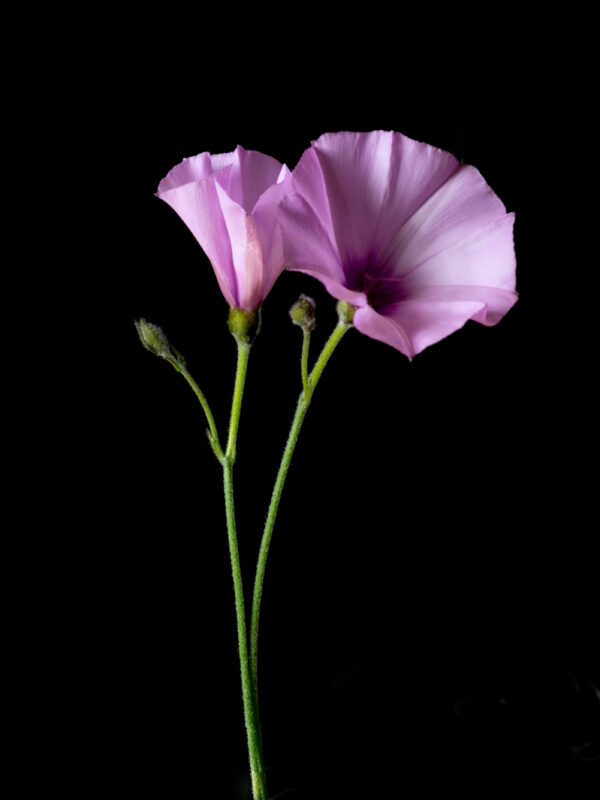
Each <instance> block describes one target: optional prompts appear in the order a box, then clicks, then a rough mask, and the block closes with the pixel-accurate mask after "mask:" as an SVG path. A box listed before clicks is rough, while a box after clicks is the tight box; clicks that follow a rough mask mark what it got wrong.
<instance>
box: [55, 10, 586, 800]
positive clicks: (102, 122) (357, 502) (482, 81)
mask: <svg viewBox="0 0 600 800" xmlns="http://www.w3.org/2000/svg"><path fill="white" fill-rule="evenodd" d="M328 13H329V12H327V11H325V10H324V9H323V8H320V7H318V6H314V5H313V6H294V7H291V8H287V9H286V10H285V16H278V15H277V14H276V12H275V11H273V12H270V13H268V14H267V13H260V12H258V11H257V10H256V9H255V8H253V7H249V8H246V9H245V10H241V9H238V8H235V7H225V6H223V8H222V9H219V10H218V11H212V12H207V11H198V12H197V13H195V14H192V15H190V14H189V11H186V13H181V14H179V13H178V12H176V10H175V9H168V10H165V9H161V10H160V12H149V11H147V12H145V14H144V16H143V17H140V18H137V17H136V18H135V19H133V18H130V17H126V16H124V15H119V14H116V13H110V14H107V13H102V12H100V10H98V13H97V15H96V16H94V14H91V15H90V16H89V17H88V18H86V19H85V20H83V19H81V20H76V21H75V25H76V27H77V31H78V35H77V37H74V41H72V42H70V44H69V46H68V48H66V49H65V51H64V52H59V51H57V52H56V53H54V66H57V67H58V69H56V70H55V71H54V75H53V78H52V79H51V80H48V84H47V91H46V100H47V101H49V102H48V107H49V108H50V107H52V105H53V102H54V99H56V102H57V103H59V104H60V107H61V109H62V110H63V111H64V115H63V116H62V118H61V117H60V115H58V117H57V116H54V117H53V119H55V120H57V119H62V120H63V122H60V121H56V122H55V124H56V131H55V133H56V134H58V136H57V139H60V146H59V147H58V148H57V150H58V152H60V153H64V164H65V165H66V166H68V168H69V169H68V171H67V173H66V174H65V172H64V171H63V172H61V173H60V175H58V176H56V181H55V183H54V185H55V186H56V185H57V184H60V186H59V188H60V189H61V190H62V191H64V192H65V194H66V195H67V196H68V198H69V203H68V206H67V209H66V211H65V216H64V218H63V224H62V226H61V227H60V228H59V230H58V231H56V230H55V235H56V237H57V239H60V240H61V247H62V250H61V252H62V253H64V258H65V263H66V264H68V265H69V272H68V274H67V272H66V271H65V272H64V273H63V275H62V276H61V278H60V280H61V281H62V279H63V278H67V280H66V281H65V284H64V285H65V287H66V286H67V284H68V285H69V286H70V290H71V292H73V294H71V297H75V302H74V303H73V305H74V306H75V309H76V311H77V312H80V311H82V312H84V314H85V316H86V322H85V325H86V328H85V329H84V330H86V331H87V335H85V336H84V337H83V339H84V342H85V345H86V347H85V352H84V353H83V354H82V355H81V357H79V358H78V359H77V368H76V369H75V373H76V377H77V379H78V380H77V384H78V390H77V393H75V394H71V395H70V399H69V400H68V401H67V403H66V405H67V409H66V410H67V417H68V426H69V428H70V429H71V430H73V431H74V432H75V438H76V439H77V442H76V447H75V451H76V454H75V456H74V457H73V459H72V463H73V465H74V467H75V469H74V470H73V475H72V477H71V478H70V481H71V484H70V486H71V489H70V491H68V492H66V493H60V494H59V496H58V501H57V498H56V497H55V498H54V501H55V502H57V505H56V506H55V508H59V509H60V506H61V504H62V503H64V504H65V506H68V516H69V518H70V519H74V521H75V524H73V525H72V526H71V525H70V524H69V525H68V526H65V527H64V528H61V531H62V532H61V533H60V534H59V535H58V537H56V539H54V540H53V541H52V544H51V545H50V544H46V545H45V546H44V548H45V549H42V555H41V558H40V560H41V561H42V562H43V561H44V558H45V557H47V558H48V560H49V563H51V564H52V565H53V569H54V570H55V571H54V572H53V574H54V575H55V576H57V577H55V580H53V581H51V586H50V588H49V590H48V592H47V593H46V598H47V602H48V608H50V609H52V610H51V611H47V614H46V615H45V614H44V612H42V618H41V619H42V622H41V624H40V635H41V636H42V637H44V636H47V639H44V641H47V645H46V646H45V647H46V649H45V651H44V652H45V660H46V664H47V665H48V670H49V671H48V673H47V674H48V675H50V676H51V677H49V678H47V679H46V681H44V682H42V691H41V698H42V699H41V701H40V702H41V707H42V709H44V708H45V707H46V704H47V707H48V709H49V711H48V716H46V717H44V716H43V714H42V718H43V719H44V722H43V724H42V728H41V731H42V734H41V736H42V739H43V736H44V734H45V735H46V737H47V738H46V740H45V741H47V742H49V744H48V745H47V746H48V747H49V748H50V749H49V751H48V752H49V753H50V754H51V755H49V756H48V765H47V773H48V775H49V776H50V777H49V780H50V782H51V784H52V785H60V786H62V789H63V791H64V792H69V791H73V792H74V793H75V794H76V795H77V796H82V797H83V796H96V795H97V794H98V795H102V796H105V795H106V793H107V792H110V793H111V794H112V793H119V794H120V793H123V794H128V795H132V796H137V795H140V796H141V795H147V796H154V795H156V796H161V797H181V798H184V797H193V796H194V797H198V796H200V797H218V798H224V800H226V799H228V798H232V800H233V799H234V798H246V797H249V795H248V787H247V777H246V773H247V756H246V751H245V746H246V745H245V738H244V729H243V719H242V706H241V692H240V687H239V668H238V665H237V654H236V639H235V617H234V610H233V592H232V588H231V579H230V567H229V562H228V552H227V542H226V531H225V522H224V514H223V508H222V506H223V501H222V494H221V492H222V490H221V476H220V468H219V465H218V464H217V463H216V461H215V460H214V458H213V456H212V454H211V452H210V449H209V447H208V444H207V442H206V439H205V436H204V427H205V425H204V420H203V416H202V413H201V410H200V408H199V406H198V404H197V401H196V399H195V397H194V396H193V394H192V392H191V391H190V390H189V388H188V387H187V386H186V384H185V382H184V381H183V380H182V379H181V378H180V377H179V376H178V375H177V374H176V373H175V372H174V371H173V370H172V369H171V368H170V367H169V365H168V364H166V363H164V362H161V361H159V360H158V359H156V358H154V357H153V356H152V355H150V354H149V353H147V352H146V351H144V350H143V349H142V348H141V346H140V345H139V342H138V341H137V338H136V333H135V330H134V325H133V320H134V319H136V318H138V317H140V316H143V317H146V318H147V319H149V320H151V321H153V322H155V323H156V324H159V325H160V326H161V327H162V328H163V329H164V330H165V332H166V333H167V335H168V337H169V339H170V340H171V342H172V343H173V344H174V346H175V347H177V348H178V349H179V350H180V351H181V352H182V353H183V354H184V355H185V357H186V359H187V362H188V365H189V368H190V370H191V372H192V374H193V375H194V376H195V377H196V379H197V380H198V382H199V383H200V385H201V387H202V388H203V390H204V392H205V393H206V395H207V397H208V400H209V402H210V403H211V405H212V407H213V410H214V412H215V416H216V419H217V425H218V427H219V429H220V431H221V436H222V438H224V437H225V430H226V424H227V418H228V406H229V402H230V396H231V390H232V386H233V376H234V366H235V344H234V341H233V340H232V339H231V337H230V335H229V333H228V331H227V328H226V317H227V307H226V304H225V302H224V300H223V298H222V296H221V295H220V292H219V290H218V286H217V283H216V280H215V278H214V275H213V273H212V270H211V268H210V265H209V263H208V261H207V259H206V258H205V256H204V254H203V253H202V251H201V249H200V248H199V246H198V244H197V243H196V241H195V240H194V239H193V237H192V235H191V234H190V233H189V231H188V230H187V229H186V228H185V226H184V224H183V223H182V222H181V220H179V218H178V217H177V216H176V215H175V214H174V213H173V211H172V210H171V209H169V208H168V207H167V206H166V204H164V203H162V202H161V201H160V200H158V199H157V198H156V197H155V196H154V192H155V190H156V187H157V185H158V182H159V180H160V179H161V178H162V177H163V176H164V175H165V174H166V173H167V171H168V170H169V169H170V168H171V167H172V166H174V165H175V164H176V163H178V162H179V161H180V160H181V159H182V158H183V157H185V156H190V155H194V154H196V153H198V152H201V151H204V150H206V151H209V152H213V153H218V152H227V151H230V150H232V149H233V148H234V147H235V146H236V145H237V144H242V145H243V146H244V147H246V148H247V149H256V150H260V151H262V152H265V153H268V154H270V155H272V156H274V157H275V158H277V159H278V160H280V161H281V162H285V163H287V164H288V166H290V168H292V167H293V166H294V165H295V164H296V163H297V161H298V159H299V157H300V156H301V154H302V152H303V151H304V149H305V148H306V147H308V146H309V144H310V142H311V141H312V140H314V139H316V138H318V136H319V135H320V134H322V133H325V132H327V131H336V130H373V129H389V130H397V131H401V132H402V133H404V134H407V135H409V136H411V137H412V138H415V139H419V140H421V141H425V142H429V143H431V144H434V145H436V146H439V147H441V148H443V149H446V150H449V151H451V152H453V153H454V154H455V155H456V156H457V157H459V158H461V159H463V160H464V161H466V162H467V163H471V164H474V165H475V166H477V167H478V169H479V170H480V171H481V172H482V174H483V175H484V177H485V178H486V180H487V181H488V183H489V184H490V185H491V186H492V188H493V189H494V191H495V192H496V193H497V194H498V195H499V196H500V197H501V198H502V200H503V201H504V203H505V205H506V206H507V208H508V209H509V210H511V211H515V212H516V227H515V243H516V251H517V264H518V268H517V269H518V273H517V274H518V290H519V294H520V299H519V302H518V303H517V305H516V306H515V307H514V308H513V309H512V310H511V311H510V312H509V314H508V315H507V317H506V318H505V319H504V320H503V321H502V322H501V323H500V324H499V325H498V326H497V327H494V328H484V327H483V326H480V325H477V324H475V323H468V324H467V325H466V326H465V328H464V329H462V330H461V331H459V332H457V333H455V334H453V335H452V336H451V337H448V338H447V339H445V340H444V341H442V342H440V343H439V344H437V345H434V346H433V347H431V348H429V349H427V350H426V351H425V352H424V353H422V354H420V355H418V356H417V357H416V358H415V359H414V360H413V362H412V363H409V362H408V360H407V359H406V358H405V357H404V356H403V355H402V354H400V353H398V352H396V351H395V350H393V349H392V348H390V347H388V346H386V345H383V344H381V343H378V342H375V341H374V340H371V339H368V338H366V337H364V336H361V335H360V334H358V333H357V332H355V331H351V332H350V333H349V334H348V335H347V337H346V338H345V339H344V341H343V342H342V344H341V345H340V347H339V349H338V351H337V352H336V354H335V356H334V358H333V359H332V361H331V363H330V365H329V366H328V368H327V371H326V372H325V374H324V377H323V379H322V382H321V384H320V385H319V389H318V391H317V394H316V396H315V400H314V404H313V406H312V408H311V410H310V413H309V416H308V418H307V422H306V426H305V429H304V431H303V433H302V436H301V439H300V443H299V446H298V449H297V453H296V456H295V458H294V462H293V465H292V469H291V472H290V476H289V482H288V484H287V486H286V490H285V494H284V499H283V502H282V507H281V511H280V514H279V518H278V522H277V527H276V530H275V535H274V539H273V545H272V549H271V554H270V562H269V566H268V570H267V580H266V585H265V593H264V604H263V614H262V624H261V651H260V678H261V685H260V695H261V710H262V718H263V728H264V745H265V751H266V760H267V767H268V772H269V780H270V791H271V793H272V794H273V795H276V794H278V793H283V792H286V791H288V790H289V794H287V795H283V796H285V797H287V796H289V797H290V798H320V797H323V798H325V797H327V798H337V797H346V796H362V797H365V798H367V797H437V796H438V794H439V793H440V792H449V791H458V792H461V793H462V796H463V797H471V796H478V797H493V796H499V797H516V796H520V795H521V794H523V795H525V794H526V795H527V796H529V797H532V798H537V797H540V798H542V797H544V798H545V797H559V798H584V797H592V796H594V791H593V787H594V786H595V787H596V788H597V786H598V783H597V777H596V776H597V767H598V762H597V761H593V760H589V755H590V752H591V751H590V749H589V748H588V749H587V750H586V749H584V750H580V749H577V748H580V747H581V746H582V745H584V744H585V743H586V742H589V741H590V739H592V738H593V736H594V725H597V716H598V712H597V709H598V704H597V701H596V703H595V702H594V693H593V688H592V686H591V682H594V681H595V683H596V685H598V678H597V667H598V664H597V661H595V659H594V657H593V652H594V646H595V644H596V642H595V640H597V632H598V631H597V611H596V609H595V608H594V604H593V600H592V598H593V587H594V582H595V581H596V572H597V570H596V568H595V566H594V558H593V540H594V537H595V535H596V534H595V530H594V529H595V524H594V516H593V512H595V503H594V500H595V495H594V493H595V491H596V488H595V487H596V482H597V481H596V477H597V472H596V464H595V460H596V459H595V455H594V454H595V451H596V446H597V443H596V407H597V403H596V399H595V394H594V392H595V390H594V389H593V385H594V384H593V381H592V376H593V373H594V371H595V370H594V365H595V348H594V344H595V338H596V333H595V326H594V313H595V312H594V307H593V305H592V304H591V298H590V291H591V279H590V278H589V277H588V276H589V274H590V273H593V272H594V271H595V269H594V262H595V259H596V256H595V254H594V252H593V251H592V250H591V235H590V232H591V231H592V230H593V225H594V224H595V223H594V216H595V208H596V205H597V203H595V201H594V202H592V203H589V202H588V201H586V199H585V198H586V197H587V187H588V184H589V183H590V182H591V181H592V172H593V168H592V165H590V163H589V160H588V159H587V158H586V156H585V155H584V148H585V147H587V146H589V142H588V141H587V140H588V139H589V136H590V131H589V127H590V126H589V123H588V117H587V110H588V108H589V106H590V103H591V102H592V101H593V94H592V88H591V82H590V80H589V78H590V71H589V70H590V66H589V65H590V63H591V50H589V48H588V44H587V39H586V37H585V35H584V33H585V30H586V27H587V26H586V21H585V20H575V19H569V20H564V18H563V19H559V18H556V19H555V18H552V17H551V16H546V17H545V18H544V19H535V20H530V19H529V20H528V19H524V18H522V17H521V16H520V15H519V14H518V13H517V12H516V11H511V10H510V9H503V10H502V11H501V10H498V11H497V12H493V11H492V12H485V13H484V12H481V11H476V10H473V9H472V8H470V7H452V8H448V7H446V8H445V10H443V11H441V10H440V9H439V8H434V7H432V8H423V9H422V10H414V9H413V10H412V11H411V12H407V11H406V10H404V9H402V8H400V9H399V14H398V16H397V17H396V18H393V17H392V16H391V11H390V10H384V8H383V7H381V8H374V9H373V10H371V9H361V10H358V9H357V10H356V11H351V10H349V9H348V8H344V9H342V8H340V9H338V10H337V11H336V12H335V14H334V13H333V11H332V12H331V14H332V15H331V16H328ZM40 77H41V80H42V82H43V79H44V76H43V75H41V76H40ZM40 114H41V112H40ZM47 119H48V118H46V121H47ZM90 178H91V180H90ZM301 292H306V293H308V294H310V295H311V296H313V297H314V298H315V300H316V302H317V307H318V323H317V330H316V332H315V334H314V337H313V340H314V343H313V353H314V354H316V353H317V352H318V351H319V349H320V346H321V345H322V344H323V342H324V341H325V339H326V337H327V336H328V335H329V332H330V330H331V329H332V328H333V326H334V324H335V307H334V302H333V301H332V300H331V299H330V298H329V297H328V295H327V294H326V292H325V291H324V290H323V289H322V287H321V285H320V284H318V283H317V282H315V281H313V280H312V279H310V278H309V277H308V276H302V275H298V274H284V275H283V276H282V277H281V278H280V279H279V280H278V282H277V284H276V285H275V287H274V289H273V291H272V292H271V294H270V295H269V297H268V300H267V302H266V303H265V306H264V309H263V327H262V331H261V333H260V335H259V337H258V339H257V340H256V343H255V345H254V347H253V351H252V356H251V362H250V371H249V376H248V383H247V390H246V397H245V402H244V408H243V415H242V420H241V429H240V437H239V445H238V461H237V464H236V481H237V482H236V493H237V511H238V521H239V540H240V549H241V554H242V561H243V568H244V575H245V579H246V590H247V592H249V590H250V585H251V579H252V575H253V568H254V563H255V559H256V554H257V550H258V544H259V541H260V535H261V530H262V523H263V520H264V517H265V514H266V509H267V505H268V500H269V495H270V489H271V487H272V484H273V481H274V478H275V474H276V469H277V465H278V462H279V458H280V454H281V452H282V449H283V445H284V443H285V438H286V435H287V431H288V427H289V424H290V421H291V418H292V414H293V410H294V406H295V402H296V398H297V395H298V391H299V353H300V342H301V336H300V333H299V331H298V329H296V328H294V327H293V326H292V325H291V324H290V322H289V319H288V309H289V307H290V306H291V305H292V303H293V302H294V301H295V299H296V298H297V297H298V295H299V294H300V293H301ZM78 349H79V348H78ZM79 379H81V381H82V382H80V380H79ZM82 386H83V387H85V389H86V390H85V391H83V389H82ZM90 398H91V401H92V402H90ZM63 410H64V409H63ZM73 487H75V488H73ZM73 496H75V497H76V498H77V500H76V501H73V500H71V499H68V498H73ZM79 503H81V505H79ZM73 509H75V512H76V513H73ZM60 513H61V512H60V511H57V514H60ZM590 515H591V516H590ZM596 606H597V603H596ZM57 609H58V610H57ZM46 683H47V685H46ZM594 714H596V718H595V719H596V721H594ZM54 744H56V751H55V750H54ZM586 757H587V758H586Z"/></svg>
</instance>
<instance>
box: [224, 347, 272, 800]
mask: <svg viewBox="0 0 600 800" xmlns="http://www.w3.org/2000/svg"><path fill="white" fill-rule="evenodd" d="M249 354H250V345H249V344H247V343H245V342H240V341H239V340H238V362H237V372H236V379H235V388H234V392H233V402H232V404H231V419H230V423H229V436H228V440H227V449H226V451H225V455H224V456H223V459H222V461H221V463H222V465H223V486H224V490H225V514H226V518H227V534H228V537H229V553H230V556H231V570H232V573H233V589H234V594H235V611H236V619H237V634H238V649H239V656H240V670H241V676H242V701H243V705H244V721H245V723H246V734H247V737H248V755H249V757H250V774H251V777H252V796H253V798H254V800H267V789H266V782H265V770H264V765H263V760H262V750H261V744H260V728H259V722H258V715H257V713H256V708H255V702H254V701H255V695H254V692H253V688H252V679H251V675H250V666H249V659H248V638H247V629H246V610H245V605H244V589H243V583H242V570H241V566H240V555H239V549H238V543H237V533H236V524H235V507H234V500H233V464H234V461H235V453H236V443H237V432H238V427H239V421H240V411H241V407H242V397H243V393H244V384H245V381H246V371H247V368H248V356H249Z"/></svg>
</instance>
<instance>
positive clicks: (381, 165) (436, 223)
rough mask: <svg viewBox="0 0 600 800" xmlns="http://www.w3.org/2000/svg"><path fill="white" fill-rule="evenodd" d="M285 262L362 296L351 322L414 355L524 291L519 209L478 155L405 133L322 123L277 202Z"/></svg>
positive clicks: (335, 290) (351, 299)
mask: <svg viewBox="0 0 600 800" xmlns="http://www.w3.org/2000/svg"><path fill="white" fill-rule="evenodd" d="M279 214H280V219H281V224H282V229H283V235H284V255H285V260H286V266H287V268H289V269H292V270H296V271H300V272H306V273H309V274H311V275H313V276H314V277H315V278H318V279H319V280H320V281H322V283H323V284H324V285H325V287H326V288H327V290H328V291H329V293H330V294H332V295H333V296H334V297H335V298H337V299H338V300H342V301H346V302H348V303H350V304H352V305H353V306H355V307H356V311H355V313H354V317H353V323H354V326H355V327H356V328H357V329H358V330H359V331H361V332H362V333H364V334H366V335H368V336H371V337H372V338H374V339H378V340H380V341H382V342H386V343H387V344H390V345H392V346H393V347H395V348H397V349H398V350H400V351H401V352H402V353H404V354H405V355H407V356H409V357H412V356H414V355H415V354H416V353H419V352H421V351H422V350H423V349H424V348H426V347H428V346H429V345H431V344H433V343H434V342H437V341H439V340H440V339H442V338H444V337H445V336H448V335H449V334H450V333H452V332H453V331H455V330H458V329H459V328H460V327H462V326H463V325H464V323H465V322H466V321H467V320H468V319H474V320H476V321H477V322H481V323H483V324H484V325H495V324H496V323H497V322H498V321H499V320H500V319H501V318H502V317H503V316H504V314H506V312H507V311H508V310H509V308H511V306H512V305H513V304H514V303H515V302H516V299H517V294H516V292H515V253H514V244H513V224H514V214H507V212H506V209H505V207H504V205H503V204H502V202H501V201H500V199H499V198H498V197H497V196H496V195H495V194H494V192H493V191H492V190H491V189H490V187H489V186H488V185H487V184H486V182H485V181H484V179H483V178H482V176H481V174H480V173H479V172H478V170H477V169H475V167H472V166H466V165H463V164H460V163H459V162H458V160H457V159H456V158H455V157H454V156H453V155H451V154H450V153H446V152H444V151H442V150H439V149H437V148H435V147H432V146H430V145H427V144H423V143H421V142H416V141H414V140H412V139H409V138H408V137H407V136H403V135H402V134H400V133H393V132H390V131H372V132H370V133H348V132H343V133H326V134H324V135H323V136H321V137H320V138H319V139H317V141H316V142H313V144H312V146H311V147H310V148H309V149H308V150H306V151H305V152H304V154H303V155H302V158H301V159H300V161H299V163H298V165H297V166H296V168H295V169H294V171H293V181H292V191H291V193H290V194H288V195H287V196H286V197H285V198H284V199H283V200H282V203H281V205H280V209H279Z"/></svg>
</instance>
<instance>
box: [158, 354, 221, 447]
mask: <svg viewBox="0 0 600 800" xmlns="http://www.w3.org/2000/svg"><path fill="white" fill-rule="evenodd" d="M171 364H173V366H174V367H175V369H176V370H177V371H178V372H180V373H181V374H182V375H183V377H184V378H185V379H186V381H187V382H188V383H189V385H190V386H191V387H192V390H193V392H194V394H195V395H196V397H197V398H198V400H199V401H200V405H201V406H202V408H203V410H204V414H205V415H206V421H207V422H208V431H207V433H208V439H209V441H210V445H211V447H212V449H213V452H214V454H215V455H216V457H217V458H218V459H219V461H221V462H222V461H223V449H222V448H221V443H220V442H219V434H218V432H217V426H216V425H215V418H214V417H213V415H212V411H211V410H210V406H209V405H208V403H207V401H206V397H204V394H203V393H202V390H201V389H200V387H199V386H198V384H197V383H196V381H195V380H194V379H193V378H192V376H191V375H190V373H189V372H188V370H187V368H186V367H185V366H184V365H183V364H175V363H174V362H173V361H171Z"/></svg>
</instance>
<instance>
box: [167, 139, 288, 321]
mask: <svg viewBox="0 0 600 800" xmlns="http://www.w3.org/2000/svg"><path fill="white" fill-rule="evenodd" d="M290 184H291V173H290V171H289V170H288V168H287V167H286V166H285V165H282V164H280V163H279V162H278V161H276V160H275V159H274V158H271V157H270V156H266V155H263V154H262V153H259V152H257V151H255V150H244V148H243V147H239V146H238V147H237V148H236V149H235V150H234V151H233V152H232V153H222V154H219V155H210V153H200V154H199V155H197V156H194V157H192V158H185V159H184V160H183V161H182V162H181V163H180V164H178V165H177V166H176V167H173V169H172V170H171V171H170V172H169V173H168V174H167V176H166V177H165V178H163V179H162V180H161V182H160V184H159V187H158V191H157V196H158V197H160V198H161V200H164V201H165V202H167V203H168V204H169V205H170V206H171V208H173V209H174V210H175V211H176V212H177V213H178V214H179V216H180V217H181V218H182V219H183V221H184V222H185V223H186V225H187V226H188V228H189V229H190V230H191V232H192V233H193V234H194V236H195V237H196V239H197V240H198V242H199V243H200V245H201V247H202V249H203V250H204V252H205V253H206V255H207V256H208V258H209V260H210V262H211V264H212V266H213V269H214V271H215V275H216V277H217V280H218V282H219V286H220V288H221V291H222V293H223V296H224V297H225V299H226V300H227V302H228V303H229V305H230V306H231V307H232V308H242V309H244V310H245V311H253V310H254V309H256V308H257V307H258V306H260V305H261V304H262V302H263V301H264V299H265V298H266V296H267V294H268V293H269V291H270V290H271V287H272V286H273V284H274V283H275V281H276V279H277V277H278V275H279V274H280V272H281V271H282V269H283V245H282V238H281V230H280V227H279V223H278V221H277V216H276V209H277V206H278V204H279V202H280V201H281V199H282V198H283V196H284V195H285V193H286V191H288V190H289V187H290Z"/></svg>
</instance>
